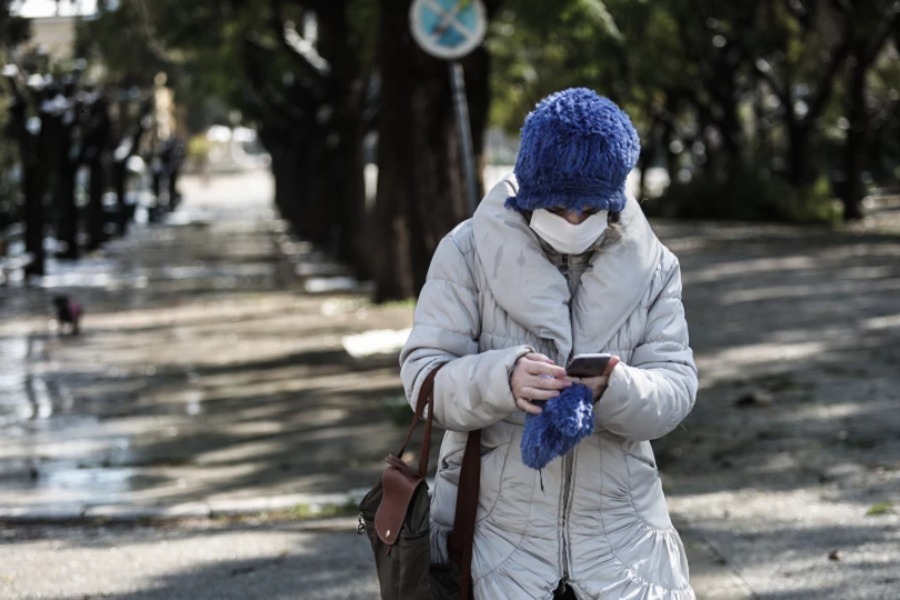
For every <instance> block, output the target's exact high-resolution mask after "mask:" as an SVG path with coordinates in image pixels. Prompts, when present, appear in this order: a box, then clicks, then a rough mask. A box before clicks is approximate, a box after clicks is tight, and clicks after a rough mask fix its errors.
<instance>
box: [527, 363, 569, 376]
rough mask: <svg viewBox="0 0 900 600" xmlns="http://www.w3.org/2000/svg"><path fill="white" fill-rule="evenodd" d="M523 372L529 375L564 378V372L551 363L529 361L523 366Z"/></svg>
mask: <svg viewBox="0 0 900 600" xmlns="http://www.w3.org/2000/svg"><path fill="white" fill-rule="evenodd" d="M525 372H526V373H528V374H529V375H549V376H551V377H560V378H562V377H565V376H566V370H565V369H563V368H562V367H560V366H559V365H556V364H553V363H552V362H550V363H547V362H538V361H529V362H528V363H526V364H525Z"/></svg>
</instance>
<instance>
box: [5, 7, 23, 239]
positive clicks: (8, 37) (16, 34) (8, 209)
mask: <svg viewBox="0 0 900 600" xmlns="http://www.w3.org/2000/svg"><path fill="white" fill-rule="evenodd" d="M10 4H11V2H10V0H0V68H2V67H3V65H5V64H6V62H7V60H8V58H9V56H10V54H11V50H12V49H13V48H15V47H16V46H17V45H19V44H21V43H23V42H25V41H26V40H28V38H29V37H30V36H31V28H30V24H29V21H27V20H25V19H21V18H18V17H13V16H12V15H10V13H9V7H10ZM5 84H6V82H5V81H3V80H2V79H0V230H2V229H4V228H5V227H6V226H8V225H9V224H11V223H14V222H16V221H18V220H19V219H20V218H21V215H20V210H21V206H20V205H21V199H20V194H19V182H18V180H17V179H15V178H13V177H11V176H10V175H11V174H12V172H13V170H14V168H15V165H16V164H17V162H18V158H19V157H18V147H17V143H16V140H15V139H14V138H13V136H12V135H10V132H9V110H8V106H9V102H10V96H9V95H7V94H6V93H5V92H6V90H5V89H4V85H5Z"/></svg>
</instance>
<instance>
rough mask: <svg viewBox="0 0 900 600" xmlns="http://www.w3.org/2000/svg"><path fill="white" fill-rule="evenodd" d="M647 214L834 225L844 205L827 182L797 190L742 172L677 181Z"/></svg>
mask: <svg viewBox="0 0 900 600" xmlns="http://www.w3.org/2000/svg"><path fill="white" fill-rule="evenodd" d="M644 209H645V211H646V212H648V213H650V214H652V215H654V216H660V217H665V218H676V219H734V220H739V221H786V222H791V223H809V224H813V223H818V224H830V225H833V224H836V223H838V222H839V221H840V220H841V209H840V204H839V203H838V202H836V200H835V199H834V198H833V197H832V196H831V194H830V189H829V185H828V182H827V180H825V178H820V179H819V180H818V181H817V182H816V184H815V185H813V186H809V187H804V188H795V187H792V186H791V185H789V184H788V183H787V182H785V181H784V180H783V179H781V178H778V177H771V176H770V177H764V176H762V175H761V174H760V173H759V172H757V171H751V170H742V171H738V172H736V173H734V174H733V175H732V176H731V177H729V178H728V179H724V180H716V179H713V178H710V177H701V178H697V179H694V180H691V181H689V182H687V183H677V182H676V183H673V184H672V185H671V186H669V189H668V190H667V191H666V192H665V193H664V194H663V195H662V196H660V197H659V198H654V199H652V200H648V201H646V202H645V203H644Z"/></svg>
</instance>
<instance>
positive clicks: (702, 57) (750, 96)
mask: <svg viewBox="0 0 900 600" xmlns="http://www.w3.org/2000/svg"><path fill="white" fill-rule="evenodd" d="M503 6H504V10H502V11H500V12H499V14H498V16H497V18H496V19H495V20H494V23H493V25H492V28H491V30H490V35H489V38H488V44H489V48H490V49H491V52H492V54H493V55H494V58H495V61H494V71H493V74H492V78H493V79H492V90H493V97H494V104H493V106H492V112H491V120H492V123H493V124H494V125H496V126H500V127H502V128H504V129H505V130H507V131H508V132H514V131H517V130H518V129H519V127H520V126H521V123H522V120H523V119H524V117H525V115H526V114H527V112H528V111H529V110H530V109H531V108H532V107H533V106H534V104H535V103H536V102H537V101H538V100H539V99H540V98H542V97H544V96H546V95H547V94H549V93H551V92H553V91H556V90H559V89H562V88H565V87H571V86H587V87H591V88H594V89H596V90H597V91H599V92H600V93H602V94H604V95H607V96H609V97H610V98H612V99H613V100H615V101H616V102H618V103H619V104H620V105H622V106H623V108H624V109H625V110H626V111H627V112H628V113H629V114H630V115H631V117H632V120H633V121H634V123H635V125H636V127H637V128H638V131H639V133H640V135H641V139H642V142H643V146H644V154H643V156H642V159H643V160H644V163H643V164H645V165H646V164H650V165H653V166H664V167H666V168H668V169H670V170H671V171H672V174H673V179H674V178H675V177H674V174H675V173H678V172H682V171H687V172H690V173H692V174H693V181H692V182H691V183H689V184H679V185H676V186H674V187H673V189H672V190H670V192H669V194H668V195H667V200H666V202H668V203H669V204H668V206H669V208H668V210H669V211H670V212H672V213H677V214H684V215H686V216H694V215H695V214H696V215H697V216H703V217H706V218H713V217H715V218H729V217H730V218H751V219H779V220H782V219H786V220H798V221H801V222H808V221H813V222H821V221H825V222H830V221H832V220H833V219H834V218H835V215H836V214H839V213H836V211H835V210H834V208H833V202H832V200H831V198H830V196H832V195H833V194H841V195H842V196H843V195H844V194H845V193H846V190H847V189H848V186H839V187H836V188H835V189H834V190H832V191H829V190H828V185H827V182H828V179H826V178H830V179H831V180H832V181H835V182H839V181H840V180H841V177H842V176H843V174H844V173H845V172H848V169H849V167H848V166H847V164H848V163H847V161H848V158H847V157H848V153H847V151H846V149H845V147H846V145H847V144H848V142H847V139H848V136H847V132H848V130H850V128H851V127H855V128H868V130H869V131H870V132H871V133H872V135H869V136H867V140H868V141H867V142H866V147H865V149H864V150H865V152H866V154H867V156H866V163H867V164H866V167H865V172H864V173H863V174H862V175H861V176H862V177H863V179H864V180H865V179H866V178H867V180H869V181H872V182H874V183H875V184H876V186H877V185H878V184H879V183H880V184H881V185H891V183H892V182H894V183H895V182H897V181H898V180H900V169H898V168H897V167H896V165H897V164H898V163H900V142H897V141H896V140H898V139H900V129H898V127H900V126H898V125H897V123H898V122H900V93H898V91H897V90H898V89H900V62H898V61H897V60H896V56H897V52H898V43H900V37H898V36H897V35H896V34H894V35H893V36H892V37H891V36H889V35H882V34H884V33H885V32H888V31H890V28H891V27H892V28H893V30H894V31H896V29H897V27H898V26H900V25H898V24H900V9H898V8H897V6H896V4H895V3H894V2H893V0H870V1H868V2H864V3H818V2H790V3H786V2H781V1H779V0H762V1H760V2H753V3H744V2H730V3H725V2H715V1H714V0H657V1H654V2H650V1H648V0H640V1H634V0H591V1H577V0H567V1H564V2H559V3H552V4H550V3H534V2H524V0H521V1H510V2H506V3H504V5H503ZM867 61H868V62H867ZM855 65H858V66H859V68H863V69H866V70H867V72H868V73H869V76H868V78H867V89H866V90H865V104H866V107H865V108H866V111H867V114H864V115H862V116H861V117H859V116H858V117H857V121H856V123H855V124H851V123H849V121H848V119H849V118H850V117H849V116H848V115H849V114H850V108H849V102H848V97H849V96H850V92H849V90H848V89H847V85H848V84H847V81H848V80H850V79H852V74H853V72H854V69H855V68H856V67H855ZM859 112H860V111H859V110H857V115H858V114H859ZM876 131H878V132H879V134H878V135H875V134H874V132H876ZM851 174H852V176H853V177H860V174H859V173H855V172H851ZM744 186H746V187H744ZM871 187H872V186H870V189H871ZM723 196H726V197H727V198H726V199H725V200H722V199H721V198H722V197H723ZM692 197H693V198H697V197H699V198H705V197H708V198H718V200H717V201H715V202H698V203H693V202H692V201H691V200H690V199H691V198H692ZM728 198H734V201H733V202H732V201H730V200H729V199H728Z"/></svg>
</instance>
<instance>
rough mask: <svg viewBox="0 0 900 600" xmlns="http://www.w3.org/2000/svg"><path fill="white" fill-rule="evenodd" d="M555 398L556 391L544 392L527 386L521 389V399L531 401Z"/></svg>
mask: <svg viewBox="0 0 900 600" xmlns="http://www.w3.org/2000/svg"><path fill="white" fill-rule="evenodd" d="M557 396H559V392H558V391H556V390H545V389H541V388H536V387H527V386H526V387H524V388H522V397H524V398H529V399H531V400H550V399H551V398H556V397H557Z"/></svg>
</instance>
